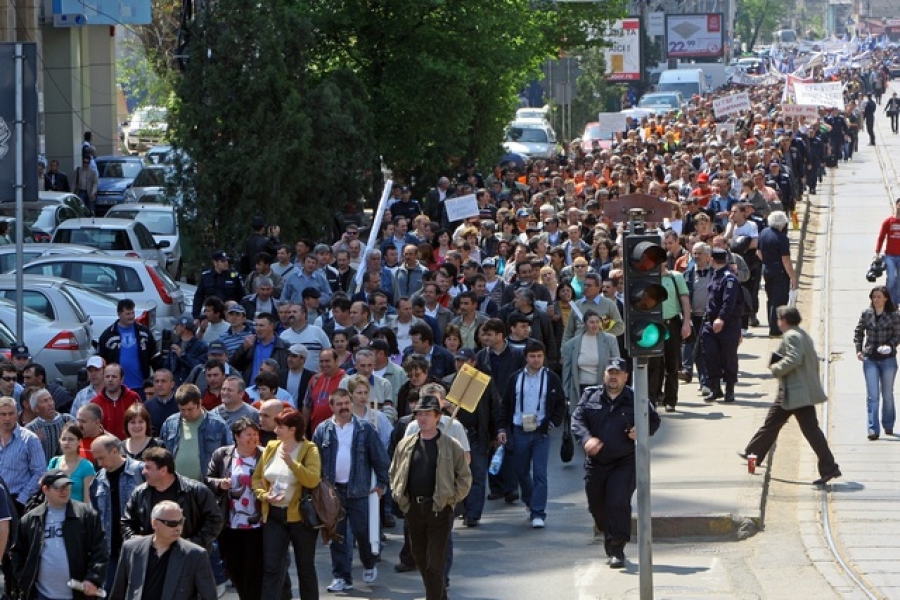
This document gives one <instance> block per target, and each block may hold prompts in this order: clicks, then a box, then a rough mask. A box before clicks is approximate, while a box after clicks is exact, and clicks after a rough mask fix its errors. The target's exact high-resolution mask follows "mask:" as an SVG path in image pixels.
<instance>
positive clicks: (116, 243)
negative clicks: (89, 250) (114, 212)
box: [52, 217, 171, 265]
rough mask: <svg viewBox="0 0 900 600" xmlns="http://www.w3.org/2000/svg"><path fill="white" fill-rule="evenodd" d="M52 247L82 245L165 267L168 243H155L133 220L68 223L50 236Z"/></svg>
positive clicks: (144, 226) (72, 220)
mask: <svg viewBox="0 0 900 600" xmlns="http://www.w3.org/2000/svg"><path fill="white" fill-rule="evenodd" d="M52 242H53V243H55V244H81V245H82V246H92V247H94V248H97V249H98V250H103V251H104V252H106V253H107V254H112V255H114V256H134V257H140V258H143V259H145V260H155V261H158V262H159V264H161V265H165V264H166V255H165V253H164V252H163V249H164V248H168V247H169V246H170V245H171V242H169V241H168V240H165V241H161V242H157V241H156V240H155V239H153V234H151V233H150V230H148V229H147V227H146V225H144V224H143V223H141V222H140V221H135V220H134V219H113V218H105V217H104V218H100V219H94V218H91V219H71V220H69V221H66V222H65V223H62V224H60V226H59V227H57V228H56V231H55V232H54V233H53V239H52Z"/></svg>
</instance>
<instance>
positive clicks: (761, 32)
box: [735, 0, 788, 49]
mask: <svg viewBox="0 0 900 600" xmlns="http://www.w3.org/2000/svg"><path fill="white" fill-rule="evenodd" d="M787 9H788V4H787V3H785V2H779V1H778V0H740V3H739V5H738V15H737V19H736V21H737V22H736V27H735V31H736V32H737V37H739V38H740V39H742V40H746V41H747V48H748V49H752V48H753V46H755V45H757V44H770V43H771V42H772V32H773V31H775V30H776V29H778V27H779V25H780V24H781V22H782V20H783V17H784V15H785V14H786V13H787Z"/></svg>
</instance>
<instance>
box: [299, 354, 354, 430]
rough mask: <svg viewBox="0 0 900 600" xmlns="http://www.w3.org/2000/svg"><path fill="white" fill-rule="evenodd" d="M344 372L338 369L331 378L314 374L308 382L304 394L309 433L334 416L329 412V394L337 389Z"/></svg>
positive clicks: (322, 374) (321, 374)
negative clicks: (307, 412) (307, 388)
mask: <svg viewBox="0 0 900 600" xmlns="http://www.w3.org/2000/svg"><path fill="white" fill-rule="evenodd" d="M345 374H346V373H345V371H344V370H343V369H338V371H337V373H335V374H334V375H333V376H332V377H327V376H326V375H325V374H324V373H316V374H315V375H313V376H312V379H310V381H309V390H308V391H307V392H306V402H305V403H304V404H305V406H306V408H308V409H309V427H310V431H313V432H314V431H315V430H316V427H318V426H319V423H321V422H322V421H325V420H326V419H330V418H331V416H332V415H333V414H334V413H333V412H332V410H331V393H332V392H334V390H336V389H338V386H339V385H340V384H341V379H343V378H344V375H345Z"/></svg>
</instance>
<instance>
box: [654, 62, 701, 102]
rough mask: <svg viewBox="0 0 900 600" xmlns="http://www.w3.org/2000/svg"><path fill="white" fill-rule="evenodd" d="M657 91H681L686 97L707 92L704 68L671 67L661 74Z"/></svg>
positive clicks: (689, 97) (688, 98)
mask: <svg viewBox="0 0 900 600" xmlns="http://www.w3.org/2000/svg"><path fill="white" fill-rule="evenodd" d="M656 91H657V92H681V95H682V96H684V97H685V99H687V100H690V99H691V98H692V97H694V96H702V95H703V94H705V93H706V77H705V76H704V75H703V69H669V70H667V71H663V72H662V73H660V75H659V84H658V85H657V86H656Z"/></svg>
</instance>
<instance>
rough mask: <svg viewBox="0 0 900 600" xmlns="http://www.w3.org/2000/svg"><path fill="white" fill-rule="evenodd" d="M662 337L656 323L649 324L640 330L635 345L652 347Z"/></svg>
mask: <svg viewBox="0 0 900 600" xmlns="http://www.w3.org/2000/svg"><path fill="white" fill-rule="evenodd" d="M660 339H662V331H661V329H660V327H659V326H658V325H656V324H650V325H647V326H646V327H644V328H643V329H641V330H640V332H639V336H638V340H637V345H638V346H640V347H641V348H653V347H654V346H656V345H657V344H659V340H660Z"/></svg>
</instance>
